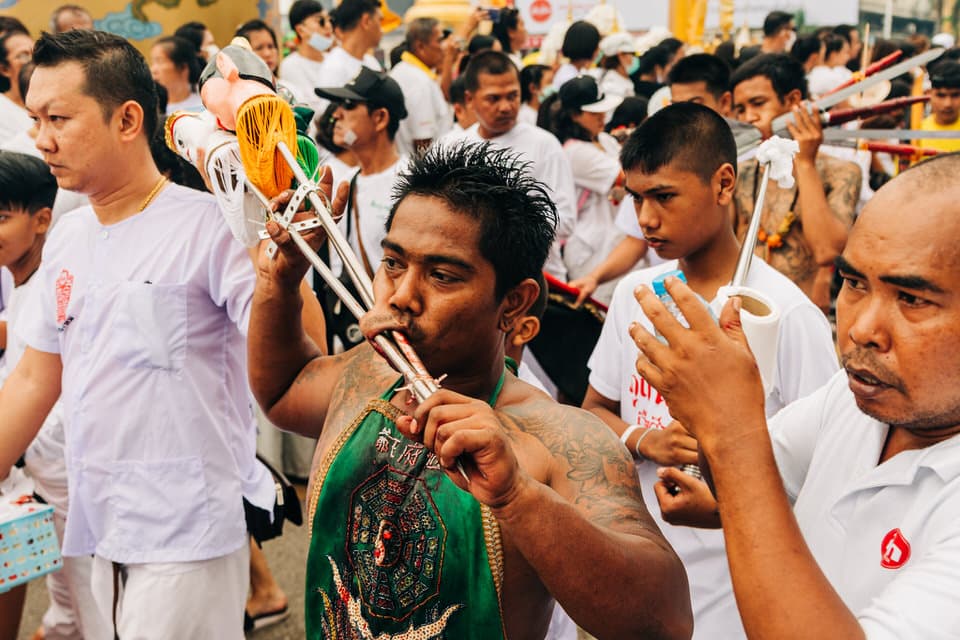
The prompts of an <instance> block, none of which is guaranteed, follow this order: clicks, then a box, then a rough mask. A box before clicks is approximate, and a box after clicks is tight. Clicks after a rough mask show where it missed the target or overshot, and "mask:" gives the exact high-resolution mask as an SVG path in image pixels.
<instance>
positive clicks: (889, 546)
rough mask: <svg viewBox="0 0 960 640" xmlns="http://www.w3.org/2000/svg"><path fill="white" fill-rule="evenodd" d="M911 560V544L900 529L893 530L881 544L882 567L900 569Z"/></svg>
mask: <svg viewBox="0 0 960 640" xmlns="http://www.w3.org/2000/svg"><path fill="white" fill-rule="evenodd" d="M909 559H910V543H909V542H907V539H906V538H905V537H904V536H903V533H902V532H901V531H900V529H892V530H890V532H888V533H887V535H885V536H883V542H881V543H880V566H881V567H883V568H884V569H899V568H900V567H902V566H903V565H905V564H906V563H907V560H909Z"/></svg>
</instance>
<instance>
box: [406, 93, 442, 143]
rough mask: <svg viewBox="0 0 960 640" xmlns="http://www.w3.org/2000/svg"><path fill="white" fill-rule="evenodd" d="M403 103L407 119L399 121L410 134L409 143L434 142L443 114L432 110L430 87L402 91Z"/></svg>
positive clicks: (437, 135)
mask: <svg viewBox="0 0 960 640" xmlns="http://www.w3.org/2000/svg"><path fill="white" fill-rule="evenodd" d="M403 102H404V104H405V105H406V108H407V117H406V118H404V119H403V120H401V121H400V126H401V127H405V128H406V129H407V132H408V133H409V134H410V141H411V142H413V141H414V140H434V139H436V138H438V137H439V136H440V133H441V130H440V126H441V123H442V121H443V117H444V115H445V114H441V113H437V112H436V109H434V101H433V96H431V95H430V87H427V86H423V87H422V90H420V87H418V86H409V87H407V88H406V89H405V90H404V91H403Z"/></svg>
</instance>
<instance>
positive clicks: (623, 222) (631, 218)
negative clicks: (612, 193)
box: [613, 193, 643, 240]
mask: <svg viewBox="0 0 960 640" xmlns="http://www.w3.org/2000/svg"><path fill="white" fill-rule="evenodd" d="M613 223H614V224H615V225H617V229H618V230H620V231H622V232H623V233H625V234H626V235H628V236H630V237H631V238H636V239H637V240H643V231H641V230H640V224H639V223H638V222H637V210H636V209H635V208H634V206H633V196H632V195H630V194H629V193H628V194H627V195H626V196H624V198H623V202H621V203H620V208H619V209H617V217H616V218H615V219H614V221H613Z"/></svg>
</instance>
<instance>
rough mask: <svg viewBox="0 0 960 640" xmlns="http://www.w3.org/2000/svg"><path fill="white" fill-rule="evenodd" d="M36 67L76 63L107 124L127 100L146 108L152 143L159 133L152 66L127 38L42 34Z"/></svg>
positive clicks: (145, 120)
mask: <svg viewBox="0 0 960 640" xmlns="http://www.w3.org/2000/svg"><path fill="white" fill-rule="evenodd" d="M33 61H34V62H35V63H36V64H37V67H56V66H58V65H61V64H66V63H68V62H77V63H79V64H80V66H81V67H83V70H84V75H85V78H84V84H83V91H84V93H86V94H87V95H88V96H90V97H91V98H93V99H94V100H96V101H97V102H98V103H99V104H100V108H101V109H102V110H103V119H104V121H109V120H110V118H111V116H112V115H113V112H114V111H115V110H116V108H117V107H119V106H120V105H121V104H123V103H124V102H126V101H127V100H133V101H135V102H136V103H137V104H139V105H140V108H141V109H143V133H144V135H145V136H146V137H147V140H150V139H151V138H152V137H153V134H154V132H155V131H156V130H157V122H158V120H159V116H158V114H157V92H156V90H155V89H154V85H153V77H152V76H151V75H150V67H149V66H147V61H146V60H145V59H144V57H143V54H141V53H140V52H139V51H137V49H136V48H135V47H134V46H133V45H132V44H130V43H129V42H128V41H127V40H126V39H125V38H122V37H120V36H118V35H114V34H112V33H106V32H104V31H84V30H73V31H66V32H64V33H58V34H56V35H50V34H49V33H43V34H41V35H40V39H39V40H37V43H36V45H35V46H34V49H33Z"/></svg>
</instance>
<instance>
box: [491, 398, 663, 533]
mask: <svg viewBox="0 0 960 640" xmlns="http://www.w3.org/2000/svg"><path fill="white" fill-rule="evenodd" d="M507 415H508V416H509V418H510V419H511V421H512V422H513V424H514V426H516V428H517V429H519V430H521V431H523V432H525V433H526V434H528V435H531V436H533V437H535V438H536V439H537V440H539V441H540V442H541V443H543V445H544V447H546V449H547V450H548V451H549V452H550V455H551V456H552V457H553V459H554V462H555V469H557V470H559V471H558V473H559V474H562V477H561V478H556V477H555V478H554V479H553V481H552V482H551V484H552V485H553V488H554V489H556V490H557V491H558V492H559V493H561V494H562V495H564V496H565V497H567V499H569V500H570V501H571V502H572V503H574V504H575V505H577V506H578V507H580V508H581V509H582V510H583V511H584V512H585V513H586V514H587V515H588V516H589V517H590V519H591V521H593V522H595V523H597V524H601V525H604V526H610V525H618V524H628V526H629V527H631V528H633V527H636V526H637V525H641V526H647V524H648V523H649V522H650V517H649V514H648V513H647V510H646V507H645V505H644V502H643V496H642V495H641V492H640V484H639V482H638V480H637V475H636V471H635V467H634V464H633V459H632V458H631V457H630V455H629V454H628V453H627V451H626V450H625V449H624V448H623V447H622V446H621V445H620V443H619V442H618V441H617V439H616V437H614V435H613V434H612V433H611V431H610V430H609V428H607V426H606V425H604V424H603V423H602V422H601V421H600V420H599V419H597V418H596V417H595V416H593V415H591V414H590V413H588V412H586V411H582V410H580V409H575V408H572V407H565V406H563V405H557V404H552V405H551V404H547V403H543V404H539V403H538V404H536V405H535V406H533V407H530V408H521V409H519V410H513V409H510V410H509V412H507Z"/></svg>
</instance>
